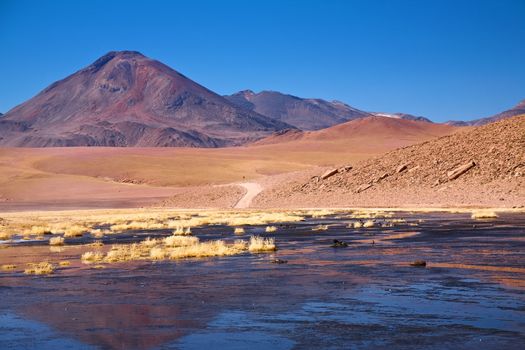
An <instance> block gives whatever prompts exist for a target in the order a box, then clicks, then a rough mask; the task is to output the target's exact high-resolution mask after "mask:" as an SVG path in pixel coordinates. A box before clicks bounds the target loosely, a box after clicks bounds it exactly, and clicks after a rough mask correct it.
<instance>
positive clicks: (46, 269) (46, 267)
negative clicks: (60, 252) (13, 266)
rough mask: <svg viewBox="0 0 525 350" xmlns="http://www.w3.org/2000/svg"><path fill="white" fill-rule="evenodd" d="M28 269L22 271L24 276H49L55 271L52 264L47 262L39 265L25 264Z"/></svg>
mask: <svg viewBox="0 0 525 350" xmlns="http://www.w3.org/2000/svg"><path fill="white" fill-rule="evenodd" d="M27 266H28V268H27V269H25V270H24V273H25V274H26V275H49V274H52V273H53V272H54V271H55V268H54V266H53V265H52V264H50V263H48V262H46V261H45V262H41V263H30V264H27Z"/></svg>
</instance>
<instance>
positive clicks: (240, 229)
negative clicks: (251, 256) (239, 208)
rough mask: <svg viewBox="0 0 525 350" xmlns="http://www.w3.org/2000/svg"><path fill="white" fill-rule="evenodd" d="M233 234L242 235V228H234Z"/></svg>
mask: <svg viewBox="0 0 525 350" xmlns="http://www.w3.org/2000/svg"><path fill="white" fill-rule="evenodd" d="M233 233H234V234H236V235H242V234H243V233H244V228H242V227H236V228H235V230H233Z"/></svg>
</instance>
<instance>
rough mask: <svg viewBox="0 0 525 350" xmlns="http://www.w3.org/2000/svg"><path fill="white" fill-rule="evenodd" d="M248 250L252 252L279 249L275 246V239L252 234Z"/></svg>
mask: <svg viewBox="0 0 525 350" xmlns="http://www.w3.org/2000/svg"><path fill="white" fill-rule="evenodd" d="M248 250H249V251H250V252H265V251H274V250H277V248H276V246H275V239H273V238H263V237H258V236H251V237H250V245H249V246H248Z"/></svg>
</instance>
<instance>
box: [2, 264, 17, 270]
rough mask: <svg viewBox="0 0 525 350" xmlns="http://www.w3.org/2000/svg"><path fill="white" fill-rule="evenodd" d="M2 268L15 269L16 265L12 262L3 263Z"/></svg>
mask: <svg viewBox="0 0 525 350" xmlns="http://www.w3.org/2000/svg"><path fill="white" fill-rule="evenodd" d="M1 269H2V270H14V269H16V265H12V264H7V265H2V266H1Z"/></svg>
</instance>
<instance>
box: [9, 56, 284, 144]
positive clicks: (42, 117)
mask: <svg viewBox="0 0 525 350" xmlns="http://www.w3.org/2000/svg"><path fill="white" fill-rule="evenodd" d="M290 127H291V126H289V125H288V124H286V123H283V122H281V121H278V120H274V119H271V118H268V117H265V116H262V115H260V114H258V113H256V112H253V111H250V110H246V109H243V108H240V107H238V106H237V105H235V104H233V103H231V102H229V101H228V100H226V99H225V98H224V97H222V96H219V95H217V94H215V93H214V92H212V91H210V90H208V89H206V88H204V87H203V86H201V85H199V84H197V83H195V82H193V81H192V80H190V79H188V78H187V77H185V76H184V75H182V74H180V73H178V72H176V71H175V70H173V69H171V68H170V67H168V66H166V65H164V64H162V63H160V62H158V61H155V60H152V59H149V58H147V57H145V56H143V55H142V54H140V53H138V52H133V51H121V52H110V53H108V54H106V55H104V56H103V57H101V58H99V59H98V60H97V61H95V62H94V63H93V64H91V65H90V66H88V67H86V68H84V69H82V70H80V71H78V72H76V73H74V74H73V75H70V76H69V77H67V78H65V79H63V80H60V81H58V82H55V83H54V84H52V85H50V86H49V87H47V88H46V89H44V90H43V91H42V92H41V93H39V94H38V95H36V96H35V97H33V98H31V99H30V100H28V101H26V102H25V103H23V104H21V105H19V106H17V107H15V108H13V109H12V110H10V111H9V112H7V113H6V114H5V115H4V116H3V117H2V119H1V120H0V146H26V147H48V146H144V147H145V146H155V147H156V146H190V147H218V146H225V145H236V144H242V143H245V142H247V141H251V140H255V139H258V138H261V137H263V136H266V135H269V134H271V133H273V132H275V131H278V130H282V129H286V128H290Z"/></svg>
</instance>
